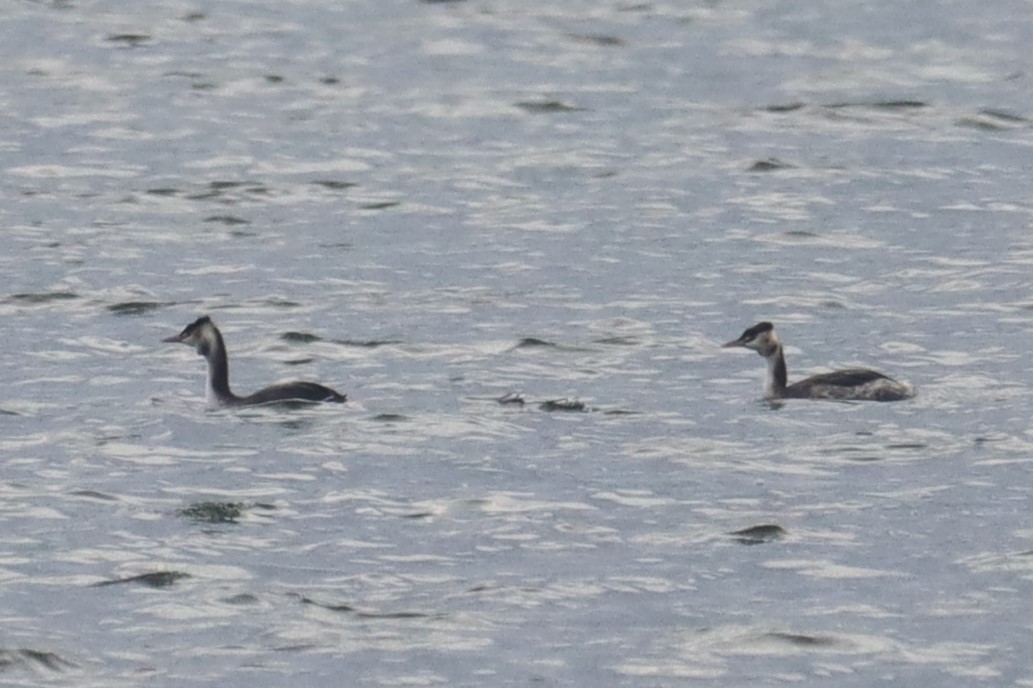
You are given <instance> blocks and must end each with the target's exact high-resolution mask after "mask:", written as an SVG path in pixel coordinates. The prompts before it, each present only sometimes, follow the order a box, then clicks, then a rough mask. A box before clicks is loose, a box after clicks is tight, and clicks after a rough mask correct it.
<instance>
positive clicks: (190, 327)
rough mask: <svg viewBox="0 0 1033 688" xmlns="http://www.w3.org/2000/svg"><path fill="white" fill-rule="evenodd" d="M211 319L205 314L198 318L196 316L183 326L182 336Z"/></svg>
mask: <svg viewBox="0 0 1033 688" xmlns="http://www.w3.org/2000/svg"><path fill="white" fill-rule="evenodd" d="M211 321H212V319H211V318H209V317H208V316H207V315H202V316H201V317H200V318H198V319H197V320H195V321H194V322H192V323H190V324H189V325H187V326H186V327H184V328H183V336H188V335H190V334H191V333H193V331H194V330H196V329H197V328H199V327H201V326H202V325H207V324H208V323H210V322H211Z"/></svg>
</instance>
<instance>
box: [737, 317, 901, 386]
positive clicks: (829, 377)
mask: <svg viewBox="0 0 1033 688" xmlns="http://www.w3.org/2000/svg"><path fill="white" fill-rule="evenodd" d="M724 346H725V347H730V346H742V347H745V348H747V349H753V350H754V351H756V352H757V353H758V354H760V355H761V356H763V357H764V358H765V360H767V362H768V376H767V379H766V380H765V382H764V396H765V397H767V398H768V399H841V400H856V401H901V400H903V399H910V398H911V397H913V396H915V388H914V387H912V386H911V385H909V384H907V383H906V382H897V381H896V380H894V379H893V378H891V377H886V376H885V375H883V374H882V373H880V372H877V371H875V370H869V369H867V368H847V369H845V370H837V371H834V372H831V373H821V374H820V375H813V376H811V377H809V378H806V379H803V380H800V381H799V382H794V383H793V384H791V385H787V384H786V359H785V355H784V354H783V353H782V341H781V340H780V339H779V338H778V334H776V333H775V326H774V325H772V324H771V323H769V322H762V323H757V324H756V325H754V326H753V327H750V328H748V329H747V330H746V331H744V332H743V333H742V336H741V337H739V338H738V339H735V340H732V341H730V342H727V343H726V344H724Z"/></svg>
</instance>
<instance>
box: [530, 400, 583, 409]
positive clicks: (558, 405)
mask: <svg viewBox="0 0 1033 688" xmlns="http://www.w3.org/2000/svg"><path fill="white" fill-rule="evenodd" d="M538 408H539V409H541V410H542V411H587V410H588V407H587V406H585V403H584V402H583V401H578V400H577V399H566V398H564V399H549V400H548V401H543V402H542V403H540V404H538Z"/></svg>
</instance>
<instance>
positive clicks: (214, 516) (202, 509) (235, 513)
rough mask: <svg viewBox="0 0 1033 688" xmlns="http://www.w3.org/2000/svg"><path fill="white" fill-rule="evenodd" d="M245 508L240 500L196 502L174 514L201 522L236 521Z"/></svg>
mask: <svg viewBox="0 0 1033 688" xmlns="http://www.w3.org/2000/svg"><path fill="white" fill-rule="evenodd" d="M245 508H246V507H245V505H244V504H243V503H242V502H196V503H194V504H191V505H190V506H187V507H183V508H182V509H180V510H179V511H177V512H176V515H177V516H184V517H186V518H189V519H191V520H194V521H198V522H201V523H236V522H237V519H239V518H240V516H241V514H243V513H244V509H245Z"/></svg>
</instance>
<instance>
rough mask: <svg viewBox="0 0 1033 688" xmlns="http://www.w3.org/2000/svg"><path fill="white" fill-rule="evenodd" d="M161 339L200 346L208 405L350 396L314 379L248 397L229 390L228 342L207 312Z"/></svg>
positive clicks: (275, 386)
mask: <svg viewBox="0 0 1033 688" xmlns="http://www.w3.org/2000/svg"><path fill="white" fill-rule="evenodd" d="M161 341H163V342H174V343H179V344H186V345H187V346H192V347H194V348H195V349H197V353H198V355H200V356H204V357H205V360H206V361H208V384H207V386H206V388H205V389H206V394H205V397H206V399H207V401H208V405H209V406H253V405H255V404H268V403H271V402H277V401H332V402H342V401H345V400H346V399H347V397H346V396H345V395H344V394H340V393H339V392H336V391H334V390H332V389H330V388H329V387H324V386H323V385H320V384H316V383H315V382H283V383H280V384H278V385H273V386H271V387H266V388H265V389H262V390H259V391H258V392H255V393H254V394H250V395H248V396H246V397H238V396H237V395H236V394H234V393H233V392H232V391H231V390H230V379H229V378H230V370H229V362H228V361H227V360H226V344H225V343H224V342H223V340H222V333H221V332H219V328H218V327H216V326H215V323H214V322H212V319H211V318H209V317H208V316H207V315H203V316H201V317H200V318H198V319H197V320H195V321H194V322H192V323H190V324H189V325H187V326H186V327H185V328H183V331H182V332H180V333H179V334H177V335H176V336H174V337H166V338H165V339H162V340H161Z"/></svg>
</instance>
